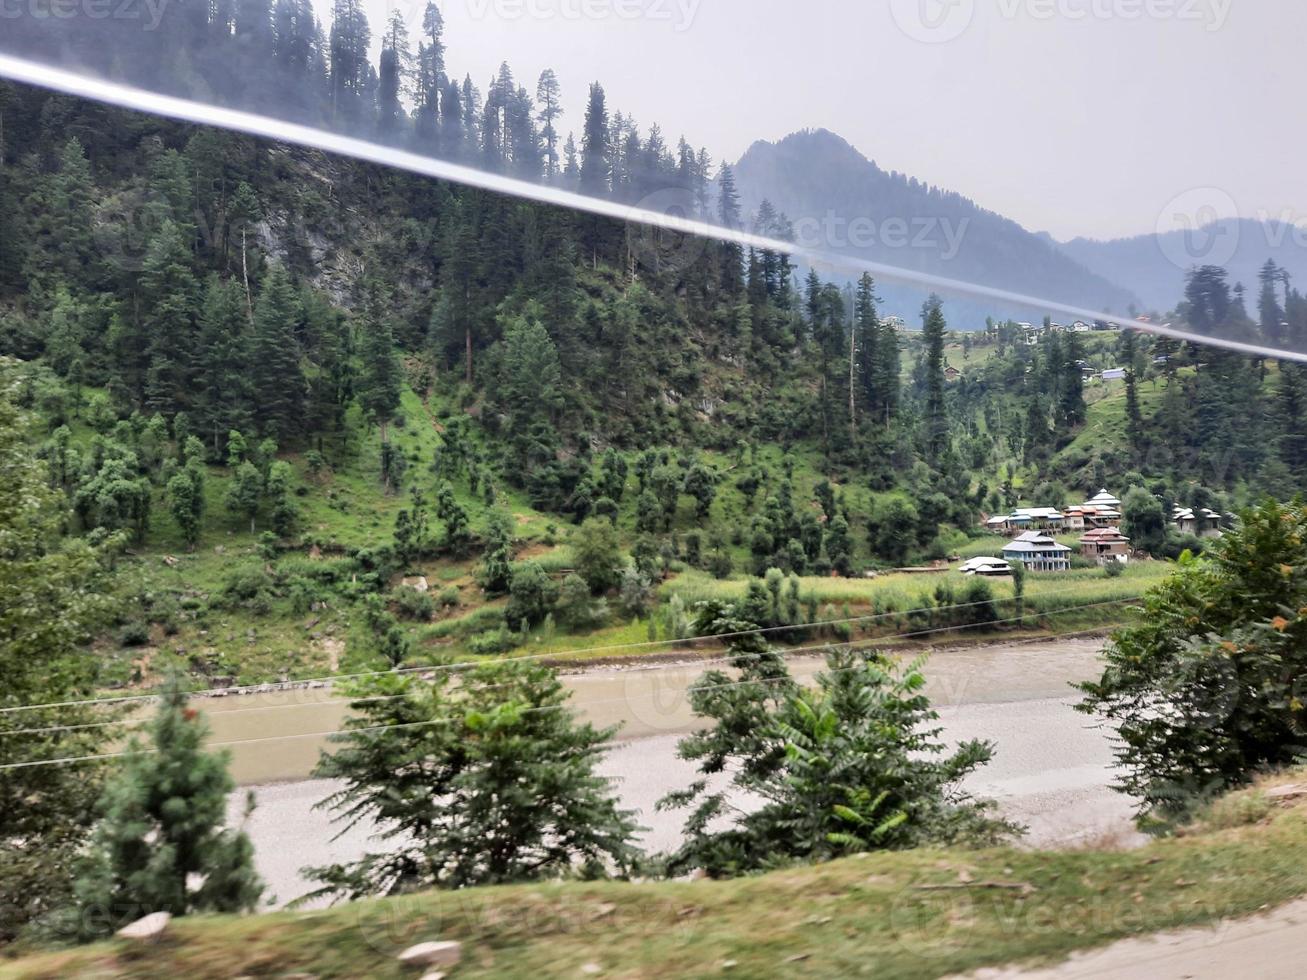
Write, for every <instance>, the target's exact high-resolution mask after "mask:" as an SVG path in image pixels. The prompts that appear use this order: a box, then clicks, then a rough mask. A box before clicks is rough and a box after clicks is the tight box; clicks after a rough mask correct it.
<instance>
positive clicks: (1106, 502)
mask: <svg viewBox="0 0 1307 980" xmlns="http://www.w3.org/2000/svg"><path fill="white" fill-rule="evenodd" d="M1085 506H1086V507H1107V508H1109V509H1111V510H1116V509H1117V508H1118V507H1120V506H1121V498H1120V497H1114V496H1112V494H1110V493H1108V492H1107V491H1106V490H1099V491H1098V493H1096V494H1094V495H1093V496H1092V497H1090V498H1089V499H1088V500H1086V501H1085Z"/></svg>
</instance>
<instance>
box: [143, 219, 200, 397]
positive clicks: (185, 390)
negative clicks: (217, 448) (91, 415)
mask: <svg viewBox="0 0 1307 980" xmlns="http://www.w3.org/2000/svg"><path fill="white" fill-rule="evenodd" d="M140 292H141V301H142V310H143V313H142V317H141V323H142V327H143V328H144V331H145V335H146V336H147V337H148V338H149V340H148V347H147V349H146V363H147V368H146V374H145V387H144V391H143V392H142V396H143V401H144V405H145V407H146V408H147V409H148V410H150V411H152V412H164V413H166V414H172V413H174V412H176V411H178V410H179V409H181V408H183V407H185V406H188V405H189V404H190V403H191V396H192V384H191V379H192V372H193V369H194V365H193V361H194V358H195V348H196V345H197V340H198V338H197V336H196V333H197V331H196V329H195V317H196V313H197V308H198V302H199V287H198V285H197V283H196V282H195V276H194V275H193V274H192V272H191V256H190V250H189V248H187V246H186V243H185V242H184V240H183V238H182V234H181V231H180V229H179V228H178V227H177V225H176V224H174V223H173V222H172V221H171V220H169V219H166V218H165V219H164V221H163V223H162V224H161V225H160V227H159V232H158V234H157V235H156V236H155V237H154V238H153V240H152V241H151V242H150V246H149V249H148V251H147V252H146V255H145V259H144V262H143V264H142V267H141V277H140Z"/></svg>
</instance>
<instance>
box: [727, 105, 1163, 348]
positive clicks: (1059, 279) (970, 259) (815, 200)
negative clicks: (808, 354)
mask: <svg viewBox="0 0 1307 980" xmlns="http://www.w3.org/2000/svg"><path fill="white" fill-rule="evenodd" d="M736 180H737V183H738V184H739V188H740V195H741V198H742V200H743V202H744V204H745V207H746V211H747V212H749V213H752V212H754V211H756V209H757V207H758V206H759V204H761V202H762V200H763V199H764V198H766V199H767V200H769V201H771V202H772V204H773V205H775V206H776V207H777V208H778V209H779V210H780V211H782V212H783V213H785V214H786V215H787V216H788V217H789V218H790V220H791V221H793V222H794V224H795V226H796V227H795V230H796V240H798V241H799V242H801V243H804V244H808V245H815V246H821V247H824V248H828V249H830V250H832V251H837V252H841V253H844V254H848V255H854V256H857V257H860V258H866V259H871V260H874V261H878V262H885V263H890V264H894V265H898V266H902V267H906V268H909V269H913V270H917V271H922V272H930V273H934V274H937V275H941V276H946V277H948V278H951V279H962V280H967V281H970V282H976V283H980V284H983V285H986V286H994V287H998V288H1002V289H1007V290H1012V291H1015V292H1020V293H1024V294H1027V295H1032V296H1039V297H1043V298H1047V299H1049V300H1052V301H1057V302H1063V303H1068V304H1072V305H1075V306H1080V307H1085V308H1088V309H1092V310H1110V311H1112V312H1116V313H1125V312H1126V311H1127V310H1128V308H1129V307H1130V305H1131V304H1132V303H1138V299H1137V298H1136V297H1135V296H1134V295H1132V294H1131V292H1130V291H1129V290H1127V289H1124V288H1121V287H1120V286H1118V285H1115V284H1114V283H1112V282H1111V281H1109V279H1108V278H1104V277H1103V276H1101V275H1096V274H1095V273H1094V272H1091V271H1090V270H1089V269H1087V268H1085V267H1084V266H1083V265H1081V264H1079V263H1078V262H1076V261H1075V260H1074V259H1072V258H1071V257H1069V256H1068V255H1066V254H1064V253H1062V252H1061V251H1059V250H1058V248H1057V247H1056V246H1055V245H1054V244H1053V243H1051V242H1050V241H1047V240H1045V239H1044V238H1041V237H1040V236H1038V235H1036V234H1033V233H1031V232H1029V231H1027V230H1026V229H1024V228H1022V227H1021V226H1020V225H1018V224H1017V223H1016V222H1014V221H1011V220H1009V219H1007V218H1004V217H1003V216H1002V215H999V214H995V213H994V212H993V211H987V210H985V209H984V208H982V207H980V206H979V205H977V204H976V203H975V202H973V201H971V200H969V199H968V198H966V197H963V196H962V195H961V194H956V193H953V192H951V191H945V190H942V189H940V188H938V187H932V186H931V185H929V184H925V183H922V182H921V181H919V180H917V179H915V178H913V177H908V176H906V175H904V174H899V173H890V172H887V171H885V170H882V169H881V168H880V167H878V166H877V165H876V164H875V163H873V162H872V161H870V160H868V159H867V158H866V157H865V156H863V155H862V154H861V153H860V152H858V150H856V149H855V148H854V147H852V146H850V145H849V143H847V142H846V141H845V140H843V139H841V138H840V137H839V136H837V135H835V134H834V133H831V132H829V131H827V130H805V131H803V132H799V133H794V134H792V135H790V136H787V137H785V139H783V140H781V141H780V142H778V143H768V142H762V141H760V142H757V143H755V144H754V145H753V146H752V147H750V148H749V150H748V152H746V153H745V154H744V156H743V157H742V158H741V159H740V161H739V163H738V164H737V165H736ZM880 293H881V295H882V296H883V297H884V298H885V300H886V302H885V304H884V307H885V311H886V312H890V313H899V314H901V315H903V316H904V317H905V318H906V319H907V320H908V322H909V323H910V324H911V323H914V322H915V313H916V311H917V307H918V306H919V304H920V302H921V299H922V298H923V293H922V291H920V290H916V289H910V288H905V287H900V286H897V285H895V284H892V283H889V282H882V283H880ZM948 299H949V301H950V307H951V316H950V322H951V324H953V325H955V326H958V327H962V328H975V327H977V326H979V325H980V322H981V321H983V318H984V316H985V315H986V314H989V313H995V314H1000V315H1016V316H1020V317H1022V318H1034V317H1037V316H1041V315H1042V314H1043V312H1044V311H1042V310H1039V309H1020V308H1013V309H1011V310H1006V309H1002V308H1000V307H998V306H997V305H996V304H994V303H989V302H980V301H973V302H967V301H959V300H957V299H954V298H951V297H950V298H948ZM1049 312H1052V311H1049ZM1055 318H1061V317H1058V316H1057V315H1056V314H1055Z"/></svg>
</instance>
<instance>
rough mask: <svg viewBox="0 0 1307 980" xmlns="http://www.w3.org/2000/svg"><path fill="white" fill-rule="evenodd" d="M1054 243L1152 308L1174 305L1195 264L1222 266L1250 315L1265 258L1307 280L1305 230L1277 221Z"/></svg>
mask: <svg viewBox="0 0 1307 980" xmlns="http://www.w3.org/2000/svg"><path fill="white" fill-rule="evenodd" d="M1049 241H1051V239H1049ZM1058 247H1059V248H1060V249H1061V250H1062V251H1063V252H1064V253H1066V254H1067V255H1069V256H1070V257H1071V258H1073V259H1075V260H1076V261H1077V262H1079V263H1081V264H1083V265H1085V266H1087V267H1088V268H1090V269H1092V270H1093V271H1094V272H1096V273H1098V274H1099V275H1100V276H1103V277H1105V278H1107V279H1111V280H1112V281H1113V282H1119V283H1121V284H1122V285H1123V286H1126V287H1128V288H1129V289H1130V290H1131V291H1132V292H1134V293H1135V294H1136V295H1138V296H1139V298H1140V300H1141V301H1142V305H1143V307H1144V308H1146V309H1150V310H1169V309H1172V308H1173V307H1174V306H1175V304H1176V301H1177V300H1178V299H1179V297H1180V296H1181V294H1182V293H1183V290H1184V277H1185V270H1186V269H1188V268H1189V267H1190V266H1193V265H1206V264H1212V265H1222V266H1225V268H1226V269H1228V270H1229V272H1230V279H1231V281H1232V282H1241V283H1243V284H1244V286H1245V287H1246V288H1247V290H1248V295H1249V300H1248V308H1249V311H1250V312H1251V313H1253V315H1254V316H1255V315H1256V309H1255V306H1256V296H1257V290H1258V288H1259V286H1258V280H1257V273H1258V271H1259V270H1260V269H1261V267H1262V266H1263V265H1265V264H1266V260H1267V259H1274V260H1275V263H1276V265H1279V266H1281V267H1282V268H1285V269H1288V270H1289V273H1290V275H1291V276H1292V278H1293V281H1294V282H1296V283H1302V282H1304V281H1307V230H1304V229H1302V228H1296V227H1294V226H1292V225H1287V224H1283V223H1281V222H1278V221H1274V222H1262V221H1256V220H1252V219H1230V220H1227V221H1218V222H1216V223H1214V224H1211V225H1208V226H1206V227H1204V228H1202V229H1200V230H1199V231H1196V232H1182V231H1175V232H1169V233H1167V234H1165V235H1139V236H1137V237H1135V238H1119V239H1116V240H1114V241H1107V242H1102V241H1095V240H1092V239H1088V238H1077V239H1075V240H1074V241H1071V242H1065V243H1061V244H1059V245H1058Z"/></svg>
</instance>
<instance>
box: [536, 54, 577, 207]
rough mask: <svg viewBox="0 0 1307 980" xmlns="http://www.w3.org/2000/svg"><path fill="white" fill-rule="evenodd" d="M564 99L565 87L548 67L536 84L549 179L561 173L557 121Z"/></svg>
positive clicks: (551, 179) (547, 177)
mask: <svg viewBox="0 0 1307 980" xmlns="http://www.w3.org/2000/svg"><path fill="white" fill-rule="evenodd" d="M562 99H563V88H562V86H561V85H559V83H558V76H557V75H556V74H554V70H553V69H552V68H546V69H545V70H544V71H543V72H541V73H540V81H539V82H538V83H537V85H536V102H538V103H539V104H540V116H539V118H540V125H541V127H542V129H541V130H540V136H541V138H542V139H543V140H544V144H545V179H546V180H549V181H554V180H557V179H558V175H559V164H558V127H557V125H556V123H557V122H558V118H559V116H561V115H562V114H563V108H562ZM569 139H570V137H569Z"/></svg>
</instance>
